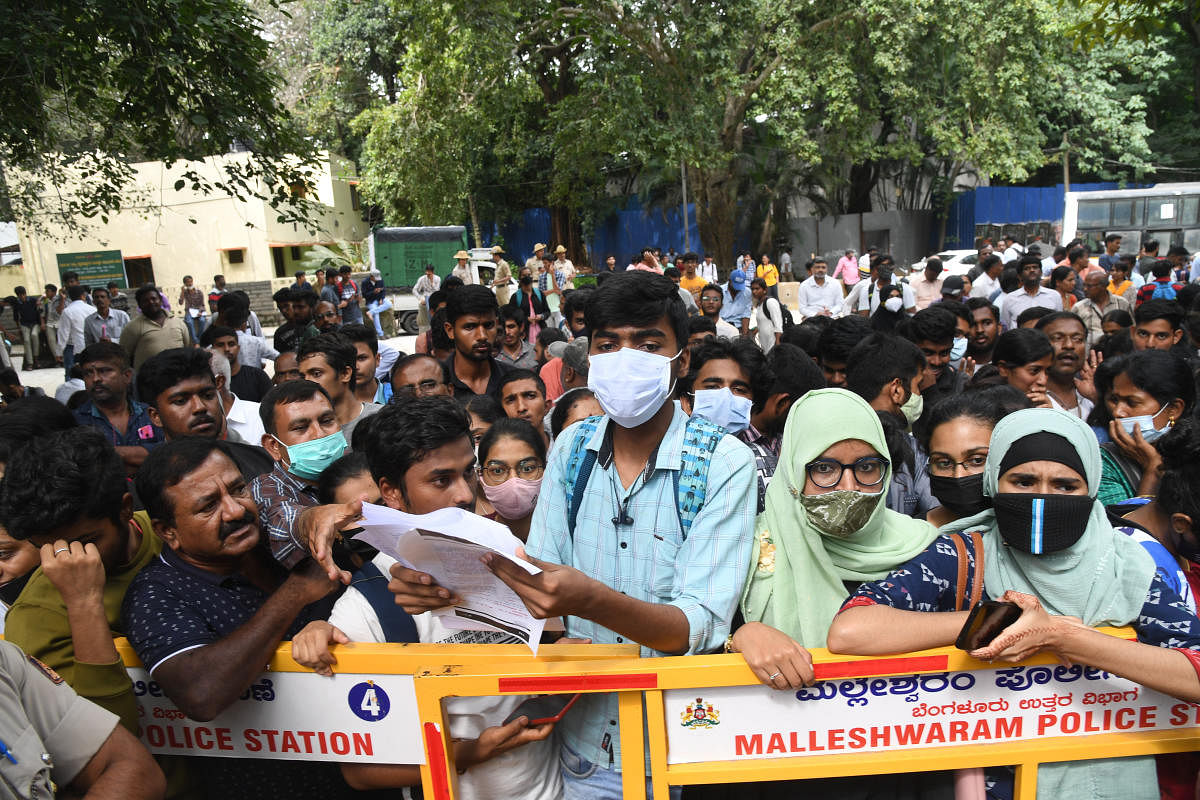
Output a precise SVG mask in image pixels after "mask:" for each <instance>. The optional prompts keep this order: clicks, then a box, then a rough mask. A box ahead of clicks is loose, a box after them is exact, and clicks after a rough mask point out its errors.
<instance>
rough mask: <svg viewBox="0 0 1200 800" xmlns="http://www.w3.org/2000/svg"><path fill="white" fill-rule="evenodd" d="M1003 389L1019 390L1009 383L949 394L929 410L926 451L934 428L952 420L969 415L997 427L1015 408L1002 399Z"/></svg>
mask: <svg viewBox="0 0 1200 800" xmlns="http://www.w3.org/2000/svg"><path fill="white" fill-rule="evenodd" d="M1001 389H1008V390H1012V391H1017V390H1016V389H1013V387H1011V386H1008V385H1005V386H995V387H989V388H987V389H980V390H978V391H973V392H963V393H962V394H953V395H949V396H948V397H946V398H944V399H943V400H941V401H940V402H939V403H937V404H936V405H935V406H933V408H931V409H930V411H929V421H928V423H927V424H926V425H924V426H923V430H924V434H925V435H924V437H923V439H922V442H921V446H922V447H923V448H924V450H925V452H926V453H928V452H929V442H930V440H931V439H932V438H933V431H934V429H935V428H937V427H938V426H939V425H943V424H945V423H947V422H949V421H950V420H953V419H958V418H960V417H967V418H969V419H973V420H975V421H976V422H980V423H983V424H984V425H987V426H989V427H991V428H994V427H996V423H997V422H999V421H1000V420H1002V419H1004V417H1006V416H1007V415H1008V414H1010V413H1011V412H1012V411H1013V410H1014V409H1013V408H1010V407H1008V406H1007V405H1006V404H1005V403H1004V402H1002V401H1001V397H1002V393H1001V392H998V391H997V390H1001ZM1021 397H1022V399H1023V400H1026V401H1027V400H1028V398H1026V397H1025V396H1024V395H1021Z"/></svg>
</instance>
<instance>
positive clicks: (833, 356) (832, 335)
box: [805, 314, 871, 364]
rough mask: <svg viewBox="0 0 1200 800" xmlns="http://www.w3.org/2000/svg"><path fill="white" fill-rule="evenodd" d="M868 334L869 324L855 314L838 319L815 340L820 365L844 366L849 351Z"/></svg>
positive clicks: (869, 330) (869, 331)
mask: <svg viewBox="0 0 1200 800" xmlns="http://www.w3.org/2000/svg"><path fill="white" fill-rule="evenodd" d="M805 322H807V320H805ZM870 333H871V323H870V322H869V321H867V320H866V319H865V318H863V317H860V316H858V315H857V314H855V315H854V316H849V317H838V318H837V319H835V320H834V321H833V322H832V323H830V324H829V325H828V326H827V327H826V328H825V330H823V331H821V336H820V338H818V339H817V353H818V354H819V356H820V359H821V361H822V363H828V364H845V363H846V362H847V361H848V360H849V358H850V351H851V350H853V349H854V348H855V346H856V345H857V344H858V343H859V342H861V341H862V340H863V339H865V338H866V337H867V335H868V334H870Z"/></svg>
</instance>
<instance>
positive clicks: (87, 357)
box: [75, 342, 129, 369]
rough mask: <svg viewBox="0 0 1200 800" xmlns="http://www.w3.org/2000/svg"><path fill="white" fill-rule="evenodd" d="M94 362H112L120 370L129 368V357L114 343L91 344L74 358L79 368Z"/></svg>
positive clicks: (122, 348)
mask: <svg viewBox="0 0 1200 800" xmlns="http://www.w3.org/2000/svg"><path fill="white" fill-rule="evenodd" d="M94 361H112V362H113V363H115V364H116V365H117V366H119V367H120V368H121V369H128V368H129V355H128V354H127V353H126V352H125V348H124V347H121V345H119V344H117V343H116V342H92V343H91V344H89V345H88V346H87V347H85V348H83V351H82V352H80V354H79V355H78V356H76V358H75V363H76V364H78V365H79V366H81V367H82V366H83V365H85V364H91V363H92V362H94Z"/></svg>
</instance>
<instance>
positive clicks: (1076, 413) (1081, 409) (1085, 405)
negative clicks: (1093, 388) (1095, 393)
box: [1046, 389, 1095, 422]
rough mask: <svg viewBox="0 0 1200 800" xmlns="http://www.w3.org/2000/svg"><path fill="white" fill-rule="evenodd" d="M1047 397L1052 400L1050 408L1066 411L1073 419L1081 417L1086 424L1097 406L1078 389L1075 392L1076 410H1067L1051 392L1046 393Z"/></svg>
mask: <svg viewBox="0 0 1200 800" xmlns="http://www.w3.org/2000/svg"><path fill="white" fill-rule="evenodd" d="M1046 397H1047V398H1048V399H1049V400H1050V406H1051V407H1052V408H1057V409H1058V410H1059V411H1065V412H1067V413H1068V414H1070V415H1071V416H1073V417H1079V418H1080V419H1081V420H1083V421H1084V422H1087V418H1088V417H1089V416H1090V415H1091V413H1092V409H1093V408H1094V407H1095V404H1094V403H1093V402H1092V401H1091V400H1088V399H1087V398H1086V397H1084V396H1083V395H1081V394H1080V393H1079V390H1078V389H1076V390H1075V407H1074V408H1067V407H1066V406H1064V405H1063V404H1062V403H1060V402H1058V398H1057V397H1055V396H1054V395H1053V394H1051V393H1050V392H1049V391H1047V392H1046Z"/></svg>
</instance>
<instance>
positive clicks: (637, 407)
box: [588, 347, 683, 428]
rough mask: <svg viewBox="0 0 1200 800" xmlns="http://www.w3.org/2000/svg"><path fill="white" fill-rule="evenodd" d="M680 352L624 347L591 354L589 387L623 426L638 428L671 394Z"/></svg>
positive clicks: (602, 406)
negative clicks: (664, 353) (672, 353)
mask: <svg viewBox="0 0 1200 800" xmlns="http://www.w3.org/2000/svg"><path fill="white" fill-rule="evenodd" d="M682 352H683V351H682V350H680V351H679V353H676V354H675V355H673V356H671V357H670V358H667V357H666V356H660V355H658V354H657V353H647V352H646V351H644V350H634V349H633V348H630V347H622V348H621V349H620V350H618V351H616V352H615V353H597V354H596V355H593V356H591V357H590V358H589V361H590V364H589V366H588V388H589V389H591V390H592V393H593V394H595V395H596V400H597V402H599V403H600V407H601V408H602V409H604V413H605V414H607V415H608V416H609V417H611V418H612V421H613V422H615V423H617V424H618V425H620V426H621V427H622V428H636V427H637V426H639V425H641V424H643V423H644V422H646V421H647V420H649V419H650V418H651V417H653V416H654V415H655V414H656V413H658V410H659V409H660V408H662V405H663V403H665V402H666V401H667V399H668V398H669V397H670V396H671V387H672V385H673V384H674V380H672V375H671V370H672V365H673V363H674V361H675V359H677V358H679V354H680V353H682Z"/></svg>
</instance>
